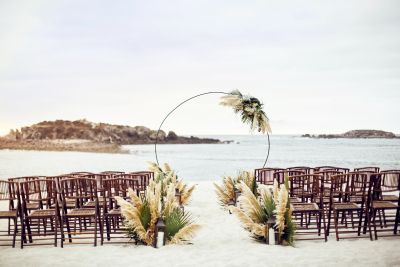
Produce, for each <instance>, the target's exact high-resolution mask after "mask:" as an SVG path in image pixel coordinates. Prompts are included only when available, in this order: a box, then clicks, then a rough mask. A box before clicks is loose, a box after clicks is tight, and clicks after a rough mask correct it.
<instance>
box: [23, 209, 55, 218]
mask: <svg viewBox="0 0 400 267" xmlns="http://www.w3.org/2000/svg"><path fill="white" fill-rule="evenodd" d="M55 215H56V212H55V210H52V209H49V210H35V211H33V212H32V213H31V214H29V215H28V217H29V218H45V217H53V216H55Z"/></svg>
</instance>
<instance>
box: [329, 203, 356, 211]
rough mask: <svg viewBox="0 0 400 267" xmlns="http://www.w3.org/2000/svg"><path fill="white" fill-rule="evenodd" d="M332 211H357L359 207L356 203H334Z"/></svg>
mask: <svg viewBox="0 0 400 267" xmlns="http://www.w3.org/2000/svg"><path fill="white" fill-rule="evenodd" d="M332 206H333V209H334V210H359V209H360V207H359V206H358V205H357V204H356V203H351V202H350V203H335V204H333V205H332Z"/></svg>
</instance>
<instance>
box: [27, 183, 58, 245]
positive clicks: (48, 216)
mask: <svg viewBox="0 0 400 267" xmlns="http://www.w3.org/2000/svg"><path fill="white" fill-rule="evenodd" d="M19 192H20V199H21V203H22V204H21V222H22V227H21V228H22V233H21V248H24V246H27V245H29V246H32V245H49V243H43V242H42V241H48V240H52V242H51V243H50V244H53V245H54V246H57V239H58V225H59V221H60V212H59V207H58V204H57V203H58V202H57V191H56V182H55V181H54V180H51V179H35V180H31V181H27V182H22V183H20V190H19ZM32 203H36V204H37V205H38V209H35V210H31V209H29V205H30V204H32ZM52 203H55V206H54V208H52V209H50V208H49V207H50V206H51V205H52ZM49 236H50V237H49ZM28 242H29V243H28ZM35 242H36V243H35Z"/></svg>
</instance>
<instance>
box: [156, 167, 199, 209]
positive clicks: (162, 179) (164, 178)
mask: <svg viewBox="0 0 400 267" xmlns="http://www.w3.org/2000/svg"><path fill="white" fill-rule="evenodd" d="M149 165H150V166H149V170H150V171H152V172H154V180H155V181H156V184H158V183H161V184H162V186H161V190H162V195H163V196H166V193H167V188H168V187H169V186H170V185H171V184H172V185H173V186H174V187H175V192H178V193H179V194H180V199H181V204H182V205H187V204H189V202H190V199H191V197H192V193H193V191H194V189H195V188H196V186H195V185H192V186H188V185H187V184H186V183H185V182H184V181H183V180H179V179H178V176H177V175H176V173H175V171H174V170H173V169H172V168H171V167H170V166H169V164H168V163H164V168H162V167H160V166H159V165H157V163H155V162H149Z"/></svg>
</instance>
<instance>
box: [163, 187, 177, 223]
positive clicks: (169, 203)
mask: <svg viewBox="0 0 400 267" xmlns="http://www.w3.org/2000/svg"><path fill="white" fill-rule="evenodd" d="M177 207H178V203H177V202H176V199H175V187H174V185H173V184H170V185H169V187H168V190H167V196H166V200H165V203H164V210H163V216H166V217H167V216H169V214H170V213H171V212H172V211H173V210H174V209H175V208H177Z"/></svg>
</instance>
